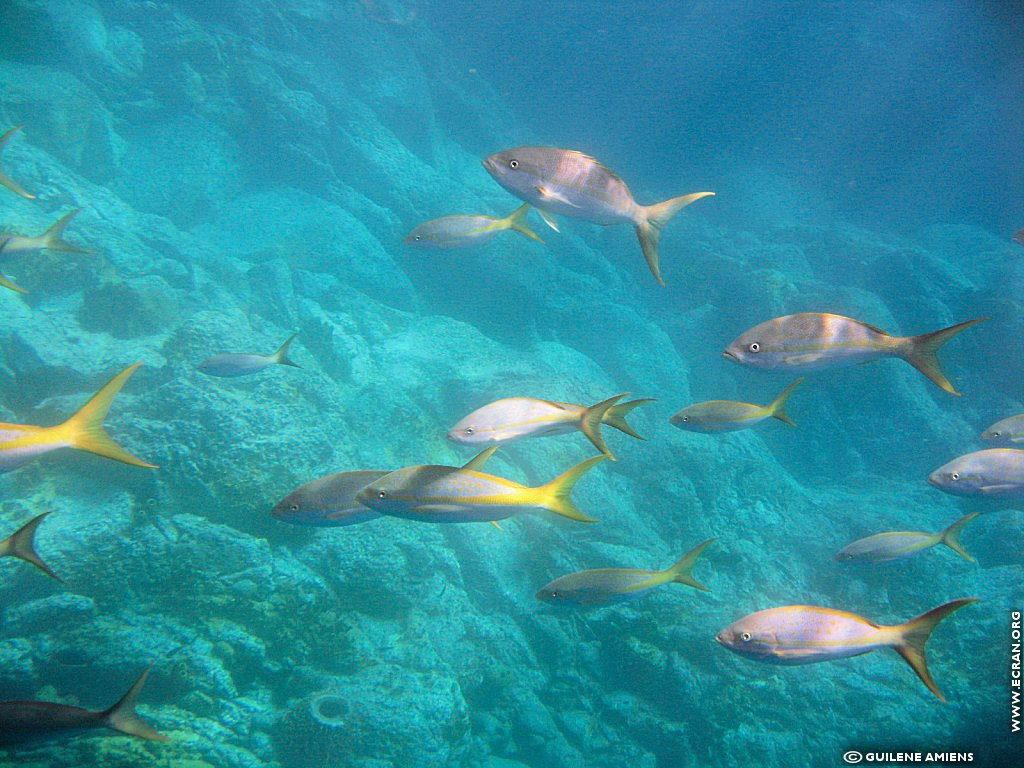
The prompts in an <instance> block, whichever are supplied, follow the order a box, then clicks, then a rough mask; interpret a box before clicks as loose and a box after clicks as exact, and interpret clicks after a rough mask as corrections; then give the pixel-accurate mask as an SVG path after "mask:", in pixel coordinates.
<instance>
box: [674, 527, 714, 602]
mask: <svg viewBox="0 0 1024 768" xmlns="http://www.w3.org/2000/svg"><path fill="white" fill-rule="evenodd" d="M713 541H715V539H708V540H707V541H705V542H704V543H702V544H698V545H697V546H696V547H694V548H693V549H691V550H690V551H689V552H687V553H686V554H685V555H683V556H682V557H681V558H680V559H679V562H677V563H676V564H675V565H673V566H672V567H671V568H669V569H668V570H669V573H671V574H672V581H674V582H675V583H677V584H686V585H687V586H690V587H696V588H697V589H699V590H701V591H702V592H710V591H711V590H710V589H708V588H707V587H705V586H704V585H703V584H701V583H700V582H699V581H697V580H696V579H695V578H693V574H692V573H691V571H692V570H693V566H694V564H695V563H696V562H697V558H699V557H700V556H701V553H702V552H703V551H704V550H705V549H707V547H708V545H709V544H711V542H713Z"/></svg>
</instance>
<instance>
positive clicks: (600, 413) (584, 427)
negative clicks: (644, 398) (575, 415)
mask: <svg viewBox="0 0 1024 768" xmlns="http://www.w3.org/2000/svg"><path fill="white" fill-rule="evenodd" d="M628 394H629V393H628V392H623V393H622V394H621V395H616V396H615V397H609V398H608V399H607V400H602V401H601V402H600V403H596V404H594V405H592V406H590V407H589V408H587V410H585V411H584V412H583V415H582V416H581V417H580V432H582V433H583V434H584V435H586V436H587V439H588V440H590V442H592V443H593V444H594V447H595V448H597V450H599V451H600V452H601V453H603V454H604V455H605V456H607V457H608V458H609V459H611V460H612V461H615V457H614V456H613V455H612V452H611V451H610V450H609V449H608V446H607V445H606V444H605V442H604V438H603V437H601V421H602V420H603V419H604V418H605V414H607V413H608V411H609V410H611V408H612V406H613V405H615V404H616V403H617V402H618V401H619V400H621V399H622V398H624V397H625V396H626V395H628Z"/></svg>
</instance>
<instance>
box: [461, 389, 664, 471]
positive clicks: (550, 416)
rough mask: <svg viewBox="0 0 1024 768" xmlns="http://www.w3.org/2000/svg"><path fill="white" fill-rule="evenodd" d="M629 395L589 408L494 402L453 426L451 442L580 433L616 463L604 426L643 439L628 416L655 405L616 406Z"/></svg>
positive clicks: (476, 442)
mask: <svg viewBox="0 0 1024 768" xmlns="http://www.w3.org/2000/svg"><path fill="white" fill-rule="evenodd" d="M627 394H629V393H628V392H626V393H623V394H621V395H616V396H615V397H610V398H608V399H607V400H602V401H601V402H600V403H597V404H595V405H591V406H590V407H587V406H584V405H575V404H573V403H562V402H558V401H556V400H537V399H535V398H532V397H509V398H506V399H504V400H495V401H494V402H493V403H489V404H487V405H485V406H483V407H482V408H477V409H476V410H475V411H473V412H472V413H471V414H469V415H468V416H466V417H465V418H464V419H462V420H461V421H460V422H459V423H458V424H456V425H455V426H454V427H452V428H451V429H450V430H449V431H448V439H449V440H452V441H454V442H456V443H458V444H459V445H493V444H494V443H500V444H506V443H513V442H515V441H516V440H525V439H527V438H530V437H546V436H548V435H563V434H565V433H567V432H573V431H575V430H579V431H580V432H582V433H583V434H584V435H586V436H587V438H588V439H589V440H590V442H591V443H593V444H594V447H595V448H597V450H599V451H600V452H601V453H603V454H604V455H605V456H607V457H608V458H609V459H612V460H613V461H614V460H615V457H614V456H613V455H612V452H611V451H610V450H609V449H608V446H607V445H606V444H605V442H604V438H603V437H602V436H601V424H607V425H609V426H611V427H615V429H617V430H619V431H620V432H625V433H626V434H627V435H630V436H632V437H635V438H638V439H640V440H643V438H642V437H640V435H638V434H637V433H636V432H634V431H633V428H632V427H630V426H629V424H628V423H627V422H626V416H627V415H628V414H629V413H630V411H632V410H633V409H634V408H636V407H637V406H639V405H644V404H645V403H653V402H654V400H653V399H651V398H644V399H641V400H631V401H630V402H628V403H623V404H622V405H616V403H617V402H618V401H619V400H621V399H622V398H624V397H625V396H626V395H627Z"/></svg>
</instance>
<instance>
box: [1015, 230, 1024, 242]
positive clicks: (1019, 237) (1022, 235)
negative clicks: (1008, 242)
mask: <svg viewBox="0 0 1024 768" xmlns="http://www.w3.org/2000/svg"><path fill="white" fill-rule="evenodd" d="M1013 242H1015V243H1017V244H1018V245H1024V229H1022V230H1020V231H1019V232H1017V234H1016V235H1014V236H1013Z"/></svg>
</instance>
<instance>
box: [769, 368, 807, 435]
mask: <svg viewBox="0 0 1024 768" xmlns="http://www.w3.org/2000/svg"><path fill="white" fill-rule="evenodd" d="M801 381H803V378H799V379H797V380H796V381H794V382H793V383H792V384H790V385H789V386H788V387H786V388H785V389H784V390H782V392H780V393H779V396H778V397H776V398H775V399H774V400H773V401H772V404H771V405H769V406H768V412H769V413H771V415H772V416H774V417H775V418H776V419H778V420H779V421H783V422H785V423H786V424H789V426H791V427H795V426H796V423H795V422H794V421H793V420H792V419H791V418H789V416H788V415H787V414H786V401H787V400H789V396H790V395H791V394H793V390H794V389H796V386H797V384H799V383H800V382H801Z"/></svg>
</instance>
